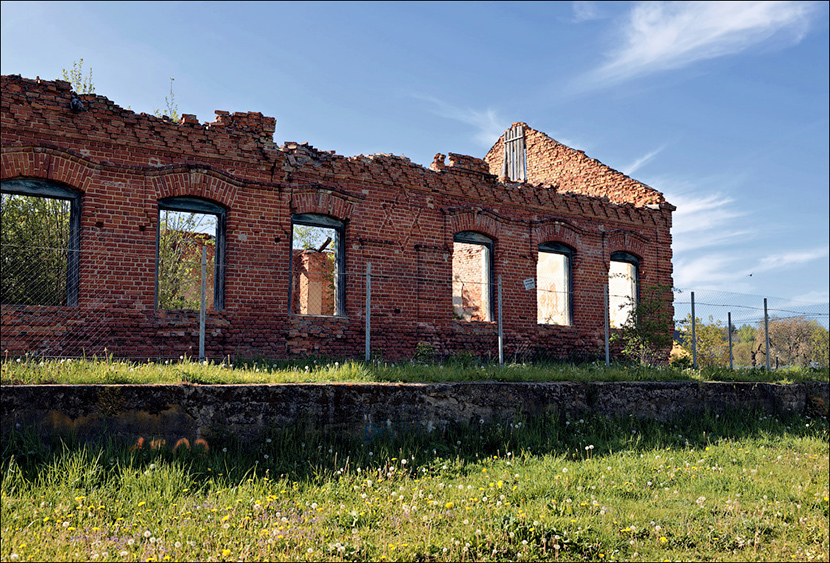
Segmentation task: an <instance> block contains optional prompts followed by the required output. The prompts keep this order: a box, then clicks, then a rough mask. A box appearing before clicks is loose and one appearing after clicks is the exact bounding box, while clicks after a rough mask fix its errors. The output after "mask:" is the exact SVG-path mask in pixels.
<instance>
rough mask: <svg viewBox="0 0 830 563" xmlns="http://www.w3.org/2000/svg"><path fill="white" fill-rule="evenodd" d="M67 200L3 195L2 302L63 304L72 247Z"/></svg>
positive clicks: (0, 211)
mask: <svg viewBox="0 0 830 563" xmlns="http://www.w3.org/2000/svg"><path fill="white" fill-rule="evenodd" d="M70 212H71V203H70V202H69V201H68V200H64V199H56V198H50V197H37V196H27V195H17V194H7V193H4V194H2V204H0V227H1V228H0V231H2V235H1V236H2V241H1V242H0V244H1V246H0V248H2V302H3V304H4V305H6V304H15V305H66V304H67V270H68V267H69V248H70Z"/></svg>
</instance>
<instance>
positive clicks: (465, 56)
mask: <svg viewBox="0 0 830 563" xmlns="http://www.w3.org/2000/svg"><path fill="white" fill-rule="evenodd" d="M0 22H2V34H1V35H0V37H1V38H2V50H1V51H0V57H1V58H2V60H1V61H0V66H2V73H3V74H21V75H23V76H25V77H29V78H34V77H35V76H40V77H41V78H46V79H54V78H59V77H60V74H61V69H64V68H66V69H69V68H71V66H72V63H73V61H76V60H78V59H80V58H83V59H84V63H85V69H86V68H89V67H91V68H92V69H93V78H94V82H95V87H96V93H97V94H100V95H104V96H107V97H108V98H110V99H111V100H113V101H115V102H116V103H118V104H119V105H121V106H123V107H127V106H130V107H131V108H132V109H133V110H134V111H136V112H142V111H146V112H148V113H149V112H152V111H153V110H154V109H157V108H158V109H164V107H165V102H164V96H165V95H166V94H167V93H168V91H169V86H170V83H169V80H170V77H174V78H175V82H174V88H175V96H176V102H177V103H178V107H179V111H180V112H182V113H194V114H196V115H197V117H198V118H199V120H200V121H202V122H205V121H212V120H213V116H214V114H213V112H214V110H217V109H218V110H227V111H260V112H262V113H263V114H265V115H269V116H273V117H276V118H277V132H276V134H275V141H276V142H277V143H280V144H282V143H283V142H285V141H300V142H302V141H308V142H309V143H310V144H312V145H314V146H315V147H317V148H319V149H322V150H335V151H337V153H338V154H344V155H355V154H361V153H362V154H371V153H376V152H382V153H393V154H398V155H406V156H407V157H409V158H410V159H412V160H413V161H414V162H417V163H419V164H422V165H425V166H426V165H429V163H430V162H431V161H432V156H433V155H434V154H435V153H437V152H442V153H446V152H457V153H463V154H471V155H475V156H479V157H481V156H484V154H485V153H486V151H487V149H488V148H489V147H490V146H491V145H492V144H493V142H495V140H496V139H497V138H498V136H499V135H500V134H501V132H502V131H504V130H505V129H507V128H508V127H509V126H510V124H511V123H512V122H514V121H525V122H527V123H528V124H529V125H530V126H532V127H533V128H535V129H538V130H541V131H544V132H545V133H547V134H548V135H550V136H551V137H553V138H555V139H557V140H559V141H560V142H563V143H565V144H567V145H569V146H572V147H575V148H578V149H582V150H585V151H586V152H587V154H588V155H589V156H592V157H594V158H597V159H599V160H600V161H602V162H604V163H605V164H607V165H609V166H611V167H613V168H616V169H618V170H620V171H622V172H625V173H627V174H630V175H631V176H633V177H634V178H636V179H638V180H640V181H642V182H645V183H647V184H649V185H650V186H652V187H654V188H656V189H658V190H660V191H662V192H663V193H664V194H665V195H666V198H667V199H668V200H669V201H670V202H671V203H673V204H674V205H676V206H677V208H678V209H677V211H676V212H675V214H674V228H673V236H674V245H673V246H674V268H675V274H674V279H675V285H676V286H678V287H683V288H690V289H697V290H704V289H711V290H719V291H729V292H738V293H749V294H756V295H768V296H779V297H786V298H791V299H795V300H799V301H818V302H827V301H828V283H829V282H830V271H829V268H828V261H829V260H828V248H830V235H829V234H828V233H830V225H829V224H828V216H830V211H829V210H830V202H829V201H828V193H829V192H830V188H828V185H830V178H829V177H828V176H829V174H828V154H829V153H830V147H829V146H828V138H829V137H830V124H829V122H828V106H830V99H829V98H828V84H830V77H829V76H828V72H829V67H830V65H828V53H829V52H830V40H828V5H827V3H823V2H822V3H809V2H808V3H800V2H786V3H782V2H758V3H756V2H737V3H730V2H723V3H717V2H703V3H694V2H685V3H677V4H675V3H658V2H649V3H638V2H630V3H629V2H622V3H614V2H601V3H593V2H574V3H566V2H556V3H541V2H531V3H460V4H454V3H448V4H445V3H412V4H409V3H389V4H386V3H366V4H363V3H358V4H351V3H331V4H329V3H318V2H314V3H308V4H305V3H299V2H292V3H264V2H263V3H260V2H256V3H250V4H247V3H241V2H240V3H198V2H184V3H150V2H141V3H129V2H124V3H121V2H118V3H116V2H113V3H68V2H67V3H58V2H45V3H26V2H3V3H2V18H1V19H0ZM750 274H752V275H750Z"/></svg>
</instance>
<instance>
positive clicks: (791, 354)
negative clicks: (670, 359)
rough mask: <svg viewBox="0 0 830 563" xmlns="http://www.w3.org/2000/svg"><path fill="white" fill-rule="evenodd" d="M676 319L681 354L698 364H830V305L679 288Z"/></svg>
mask: <svg viewBox="0 0 830 563" xmlns="http://www.w3.org/2000/svg"><path fill="white" fill-rule="evenodd" d="M693 311H694V313H693ZM674 317H675V327H676V335H675V336H676V339H677V340H678V342H679V343H680V345H681V347H682V349H683V352H682V353H685V355H687V356H688V357H689V358H690V359H691V362H692V363H693V364H697V365H699V366H708V365H720V366H731V367H767V368H778V367H782V366H801V367H804V366H813V367H826V366H827V365H828V352H829V351H830V344H828V331H827V329H828V326H829V325H830V304H828V303H805V302H799V301H797V300H794V299H786V298H781V297H764V296H761V295H747V294H743V293H731V292H725V291H716V290H706V289H704V290H696V291H694V290H690V289H679V290H675V298H674ZM692 318H694V319H696V321H695V323H694V324H693V323H692Z"/></svg>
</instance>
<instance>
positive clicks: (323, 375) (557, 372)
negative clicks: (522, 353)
mask: <svg viewBox="0 0 830 563" xmlns="http://www.w3.org/2000/svg"><path fill="white" fill-rule="evenodd" d="M449 381H760V382H779V383H797V382H804V381H830V370H828V368H820V369H812V368H787V369H780V370H774V371H766V370H764V369H738V370H729V369H726V368H705V369H701V370H693V369H680V368H675V367H670V366H665V367H649V366H639V365H635V366H632V365H625V364H612V365H611V366H606V365H605V364H604V363H589V364H569V363H538V364H506V365H503V366H500V365H498V364H494V363H480V362H477V361H449V362H443V363H419V362H414V361H410V362H399V363H389V362H383V361H374V362H359V361H354V360H343V361H335V360H327V359H322V358H318V359H313V358H311V359H306V360H293V361H267V360H237V361H231V360H229V359H228V360H226V361H223V362H218V363H216V362H197V361H193V360H192V358H188V357H184V356H183V357H181V358H180V359H178V360H176V361H171V360H163V361H151V360H148V361H146V362H131V361H124V360H116V359H113V358H112V357H111V356H107V357H104V358H101V359H99V358H93V359H80V360H79V359H41V358H36V357H23V358H8V357H6V358H4V359H3V362H2V372H1V373H0V383H2V384H6V385H8V384H37V383H68V384H81V383H136V384H141V383H200V384H231V383H236V384H245V383H330V382H409V383H423V382H449Z"/></svg>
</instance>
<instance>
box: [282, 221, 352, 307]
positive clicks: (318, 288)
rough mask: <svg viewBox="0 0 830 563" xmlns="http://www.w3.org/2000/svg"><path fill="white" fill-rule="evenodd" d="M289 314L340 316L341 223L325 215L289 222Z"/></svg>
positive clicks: (342, 245) (342, 286)
mask: <svg viewBox="0 0 830 563" xmlns="http://www.w3.org/2000/svg"><path fill="white" fill-rule="evenodd" d="M291 226H292V229H291V231H292V233H291V239H292V244H291V256H292V263H291V269H292V276H291V289H290V291H291V312H292V313H294V314H296V315H329V316H334V315H344V314H345V312H344V306H343V290H344V287H345V280H344V275H343V264H344V252H343V250H344V248H345V245H344V242H343V222H342V221H338V220H337V219H333V218H331V217H327V216H325V215H315V214H305V215H294V216H292V218H291Z"/></svg>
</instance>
